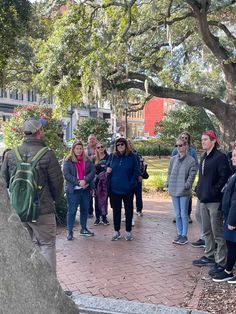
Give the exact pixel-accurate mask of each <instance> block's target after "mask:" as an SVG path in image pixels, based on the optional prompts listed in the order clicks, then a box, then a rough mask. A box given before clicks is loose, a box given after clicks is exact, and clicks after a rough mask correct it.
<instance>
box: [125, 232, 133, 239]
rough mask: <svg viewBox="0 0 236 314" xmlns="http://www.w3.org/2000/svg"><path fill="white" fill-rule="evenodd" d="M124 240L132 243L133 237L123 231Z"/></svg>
mask: <svg viewBox="0 0 236 314" xmlns="http://www.w3.org/2000/svg"><path fill="white" fill-rule="evenodd" d="M125 240H126V241H132V240H133V236H132V233H131V232H128V231H125Z"/></svg>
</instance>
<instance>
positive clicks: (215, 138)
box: [202, 130, 220, 144]
mask: <svg viewBox="0 0 236 314" xmlns="http://www.w3.org/2000/svg"><path fill="white" fill-rule="evenodd" d="M202 135H207V136H209V137H211V138H213V139H214V140H216V143H218V144H220V141H219V139H218V136H217V134H216V133H215V131H213V130H207V131H204V132H203V133H202Z"/></svg>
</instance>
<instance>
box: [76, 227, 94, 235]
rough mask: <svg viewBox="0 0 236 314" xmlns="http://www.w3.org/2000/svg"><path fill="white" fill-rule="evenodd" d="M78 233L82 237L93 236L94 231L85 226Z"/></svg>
mask: <svg viewBox="0 0 236 314" xmlns="http://www.w3.org/2000/svg"><path fill="white" fill-rule="evenodd" d="M79 235H81V236H83V237H93V236H94V233H93V232H91V231H90V230H88V229H87V228H86V229H81V230H80V233H79Z"/></svg>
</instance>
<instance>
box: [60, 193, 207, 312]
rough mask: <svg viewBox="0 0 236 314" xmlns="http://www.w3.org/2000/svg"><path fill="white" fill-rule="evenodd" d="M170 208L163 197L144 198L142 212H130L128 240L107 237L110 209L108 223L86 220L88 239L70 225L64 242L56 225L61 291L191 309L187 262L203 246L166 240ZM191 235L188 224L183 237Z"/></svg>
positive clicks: (171, 231) (194, 233)
mask: <svg viewBox="0 0 236 314" xmlns="http://www.w3.org/2000/svg"><path fill="white" fill-rule="evenodd" d="M171 208H172V204H171V201H170V200H169V199H167V200H160V199H158V198H157V199H150V198H149V199H145V200H144V216H143V217H136V215H135V227H134V228H133V235H134V237H135V239H134V241H131V242H127V241H125V240H124V238H121V239H120V240H119V241H114V242H113V241H111V235H112V232H113V226H112V219H111V217H112V213H111V212H109V218H110V222H111V224H110V226H103V225H99V226H96V227H95V226H93V222H94V219H89V220H88V227H89V228H90V229H91V230H92V231H94V232H95V237H92V238H83V237H79V236H77V234H78V233H77V231H78V230H79V226H76V228H75V232H74V234H75V236H76V238H75V240H74V241H70V242H69V241H67V240H66V230H65V228H60V229H59V230H58V238H57V262H58V279H59V281H60V282H61V285H62V287H63V289H68V290H72V291H76V292H78V293H79V294H86V295H90V296H91V295H92V296H104V297H111V298H117V299H123V300H135V301H140V302H146V303H154V304H164V305H167V306H190V307H191V306H192V307H196V306H197V302H196V300H195V302H194V300H193V299H194V298H195V288H196V286H197V283H198V282H199V278H200V268H198V267H194V266H192V260H193V259H195V258H196V257H197V256H201V255H202V253H203V249H196V248H193V247H191V245H190V244H187V245H185V246H177V245H174V244H172V239H173V238H174V237H175V235H176V227H175V224H173V223H172V218H173V213H172V210H171ZM121 232H122V234H123V233H124V223H122V229H121ZM197 239H198V230H197V226H196V223H195V222H194V223H193V224H190V225H189V240H190V241H193V240H197ZM196 290H199V285H198V289H196ZM200 290H201V289H200ZM198 294H199V293H198Z"/></svg>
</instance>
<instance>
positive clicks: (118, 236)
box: [111, 231, 120, 241]
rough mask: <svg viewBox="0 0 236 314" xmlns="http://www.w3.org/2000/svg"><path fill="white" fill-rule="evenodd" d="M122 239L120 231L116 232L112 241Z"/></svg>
mask: <svg viewBox="0 0 236 314" xmlns="http://www.w3.org/2000/svg"><path fill="white" fill-rule="evenodd" d="M119 239H120V231H114V232H113V235H112V239H111V241H117V240H119Z"/></svg>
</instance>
